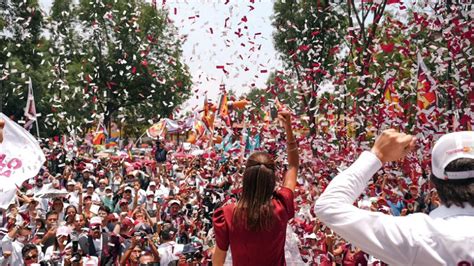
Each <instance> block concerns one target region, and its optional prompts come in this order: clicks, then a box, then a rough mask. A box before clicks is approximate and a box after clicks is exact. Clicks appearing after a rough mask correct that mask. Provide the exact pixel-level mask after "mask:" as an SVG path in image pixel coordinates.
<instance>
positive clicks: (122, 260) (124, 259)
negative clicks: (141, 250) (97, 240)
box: [120, 237, 137, 265]
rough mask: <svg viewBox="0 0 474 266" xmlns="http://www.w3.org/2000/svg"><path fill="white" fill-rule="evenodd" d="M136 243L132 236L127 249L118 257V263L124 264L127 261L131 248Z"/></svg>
mask: <svg viewBox="0 0 474 266" xmlns="http://www.w3.org/2000/svg"><path fill="white" fill-rule="evenodd" d="M136 245H137V241H136V239H135V237H133V238H132V244H130V246H129V247H128V249H127V251H125V253H124V254H123V256H122V258H120V265H125V264H126V263H127V260H128V259H129V258H130V255H132V250H133V249H134V248H135V246H136Z"/></svg>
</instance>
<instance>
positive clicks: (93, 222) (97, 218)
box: [89, 216, 102, 227]
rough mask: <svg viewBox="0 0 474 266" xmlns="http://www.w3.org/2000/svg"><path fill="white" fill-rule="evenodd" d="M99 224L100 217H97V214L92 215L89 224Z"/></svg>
mask: <svg viewBox="0 0 474 266" xmlns="http://www.w3.org/2000/svg"><path fill="white" fill-rule="evenodd" d="M98 224H99V225H100V224H102V218H100V217H98V216H94V217H92V218H91V220H90V222H89V225H90V226H91V227H92V226H94V225H98Z"/></svg>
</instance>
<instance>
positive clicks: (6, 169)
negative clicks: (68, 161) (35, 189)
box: [0, 113, 46, 191]
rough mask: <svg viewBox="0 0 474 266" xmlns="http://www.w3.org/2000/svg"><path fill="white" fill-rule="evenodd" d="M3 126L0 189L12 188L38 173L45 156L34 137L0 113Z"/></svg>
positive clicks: (0, 154)
mask: <svg viewBox="0 0 474 266" xmlns="http://www.w3.org/2000/svg"><path fill="white" fill-rule="evenodd" d="M0 119H3V121H4V122H5V126H4V128H3V142H1V143H0V184H1V186H0V191H7V190H10V189H14V188H16V187H17V186H21V184H22V183H23V182H24V181H25V180H28V179H30V178H32V177H34V176H35V175H37V174H38V172H39V170H40V168H41V166H42V165H43V163H44V162H45V160H46V159H45V156H44V153H43V151H42V150H41V148H40V146H39V144H38V142H37V141H36V139H35V138H34V137H33V136H32V135H31V134H30V133H29V132H28V131H26V130H25V129H24V128H23V127H21V126H20V125H18V124H17V123H15V122H13V121H12V120H10V119H9V118H8V117H7V116H6V115H4V114H2V113H0Z"/></svg>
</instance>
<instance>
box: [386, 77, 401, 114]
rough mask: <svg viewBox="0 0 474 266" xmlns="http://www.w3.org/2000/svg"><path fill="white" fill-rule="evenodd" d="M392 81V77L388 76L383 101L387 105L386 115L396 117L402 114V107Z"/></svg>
mask: <svg viewBox="0 0 474 266" xmlns="http://www.w3.org/2000/svg"><path fill="white" fill-rule="evenodd" d="M393 82H394V79H393V78H389V79H388V80H387V81H386V82H385V90H384V102H385V103H386V104H388V105H389V106H388V108H387V109H388V115H389V116H390V117H398V116H400V115H402V114H403V109H402V107H401V106H400V97H399V96H398V92H397V90H396V89H395V86H394V84H393Z"/></svg>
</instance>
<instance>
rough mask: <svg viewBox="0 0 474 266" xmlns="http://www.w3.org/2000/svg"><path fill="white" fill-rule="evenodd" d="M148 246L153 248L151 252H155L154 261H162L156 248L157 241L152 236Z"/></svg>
mask: <svg viewBox="0 0 474 266" xmlns="http://www.w3.org/2000/svg"><path fill="white" fill-rule="evenodd" d="M148 246H149V247H150V249H151V254H153V257H154V258H155V261H154V262H159V261H160V253H159V252H158V249H156V246H155V243H154V242H153V240H152V239H151V238H148Z"/></svg>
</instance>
